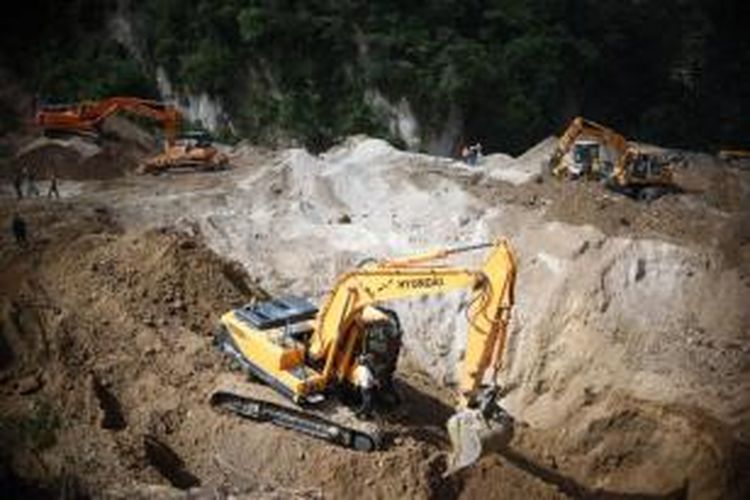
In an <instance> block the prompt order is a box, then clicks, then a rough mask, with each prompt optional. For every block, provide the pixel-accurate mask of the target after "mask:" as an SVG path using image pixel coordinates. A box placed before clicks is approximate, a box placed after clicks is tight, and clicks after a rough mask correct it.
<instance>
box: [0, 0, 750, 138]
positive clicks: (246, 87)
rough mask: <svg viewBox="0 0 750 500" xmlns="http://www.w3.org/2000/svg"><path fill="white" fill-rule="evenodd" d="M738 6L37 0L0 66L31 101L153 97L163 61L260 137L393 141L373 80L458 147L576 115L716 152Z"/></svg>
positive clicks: (744, 44) (710, 2) (683, 1)
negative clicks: (355, 136) (365, 136)
mask: <svg viewBox="0 0 750 500" xmlns="http://www.w3.org/2000/svg"><path fill="white" fill-rule="evenodd" d="M747 11H748V8H747V7H746V2H743V1H741V0H728V1H715V0H662V1H647V0H623V1H615V0H609V1H597V0H580V1H573V0H484V1H481V0H432V1H411V2H400V1H397V0H380V1H376V2H372V1H365V0H325V1H293V0H133V1H130V2H128V1H119V2H116V1H109V2H102V1H95V0H73V1H67V2H52V1H46V2H45V1H39V0H36V1H27V2H23V3H19V4H18V5H16V6H15V7H14V9H13V10H11V11H6V12H5V13H4V17H5V22H6V24H7V25H8V26H9V27H10V29H8V30H3V32H2V34H0V40H1V41H2V65H3V66H4V67H6V68H9V69H10V70H11V71H13V74H15V75H16V77H18V78H20V79H22V80H23V82H24V85H25V86H26V88H28V89H29V91H30V92H33V93H34V94H35V95H37V96H39V97H40V98H42V99H45V100H51V101H69V100H76V99H84V98H96V97H101V96H106V95H112V94H118V93H119V94H134V95H143V96H152V97H157V95H158V90H157V86H156V82H155V75H156V69H157V68H159V67H161V68H164V69H165V70H166V73H167V74H168V75H169V78H170V79H171V81H172V83H173V84H174V85H175V86H176V87H178V88H179V89H181V90H182V92H183V93H201V92H207V93H208V94H209V95H211V96H213V97H215V98H217V99H218V101H219V102H221V103H222V104H223V106H224V108H225V109H226V110H227V112H228V114H229V118H230V119H231V123H232V124H233V125H234V129H235V131H236V133H237V134H240V135H242V136H248V137H250V138H252V139H255V140H260V141H274V140H276V139H278V138H279V137H292V138H297V139H301V140H303V141H304V142H305V143H306V144H307V145H308V146H310V147H312V148H319V147H324V146H326V145H328V144H330V143H331V141H334V140H336V139H337V138H339V137H342V136H344V135H346V134H350V133H356V132H366V133H369V134H373V135H380V136H384V137H388V138H390V139H393V140H396V139H398V138H397V137H395V135H397V134H395V133H394V131H393V130H391V131H389V130H388V122H387V120H386V117H385V116H383V110H382V109H380V108H378V107H377V106H375V105H373V99H372V98H371V97H372V95H373V93H377V94H378V95H380V96H382V97H384V98H385V100H386V101H387V102H390V103H394V104H395V103H398V102H406V103H408V106H409V109H410V110H412V111H413V114H414V115H415V116H416V118H417V121H418V124H419V134H421V135H422V136H423V137H426V136H427V135H431V134H432V135H437V134H439V133H440V132H442V131H444V129H445V127H446V126H447V122H449V121H451V122H453V123H454V124H457V125H458V127H457V128H456V132H455V133H454V134H453V135H454V137H453V139H454V142H458V141H460V140H481V141H482V142H483V144H485V146H486V148H487V149H489V150H502V151H506V152H511V153H514V152H518V151H521V150H523V149H525V148H526V147H528V146H529V145H530V144H532V143H534V142H535V141H537V140H539V139H540V138H542V137H544V136H546V135H549V134H550V133H554V132H558V131H559V130H560V129H561V128H562V127H563V126H564V124H565V123H566V121H567V120H568V119H569V118H570V117H572V116H574V115H576V114H583V115H585V116H587V117H589V118H591V119H594V120H598V121H601V122H604V123H607V124H609V125H611V126H613V127H615V128H617V129H619V130H621V131H622V132H623V133H625V134H626V135H627V136H629V137H634V138H638V139H640V140H644V141H650V142H655V143H660V144H663V145H669V146H675V147H686V148H691V149H701V148H704V149H714V148H717V147H720V146H747V144H748V142H749V139H748V138H750V121H749V120H747V118H746V115H747V111H748V107H749V104H750V86H748V83H747V82H748V80H749V78H748V77H750V43H749V42H748V40H749V39H750V37H749V36H748V34H747V30H746V22H747V19H748V17H747V16H746V15H745V14H747ZM114 18H117V20H118V21H119V22H120V23H121V25H122V23H123V22H124V23H125V24H126V26H127V28H128V34H129V36H130V38H129V40H130V43H129V45H130V46H127V47H126V46H124V45H123V39H122V36H121V37H119V38H118V37H115V36H113V31H114V30H113V28H112V26H113V19H114ZM116 39H117V40H119V41H116ZM403 98H405V101H401V100H402V99H403Z"/></svg>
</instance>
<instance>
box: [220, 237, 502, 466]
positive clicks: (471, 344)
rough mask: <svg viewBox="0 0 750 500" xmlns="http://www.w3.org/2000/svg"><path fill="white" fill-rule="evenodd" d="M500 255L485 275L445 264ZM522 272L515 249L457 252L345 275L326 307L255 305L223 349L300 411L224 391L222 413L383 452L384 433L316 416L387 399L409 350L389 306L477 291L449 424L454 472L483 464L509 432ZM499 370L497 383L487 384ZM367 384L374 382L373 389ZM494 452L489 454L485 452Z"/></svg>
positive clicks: (227, 318)
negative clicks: (503, 400) (356, 400)
mask: <svg viewBox="0 0 750 500" xmlns="http://www.w3.org/2000/svg"><path fill="white" fill-rule="evenodd" d="M481 248H489V249H491V250H490V252H489V255H488V256H487V257H486V259H485V261H484V264H483V266H482V267H481V268H480V269H468V268H464V267H454V266H448V265H445V264H443V263H442V262H441V261H443V260H445V259H447V258H449V257H451V256H454V255H456V254H460V253H463V252H468V251H471V250H478V249H481ZM515 277H516V265H515V260H514V257H513V253H512V251H511V249H510V247H509V245H508V243H507V242H505V241H502V240H498V241H495V242H494V243H486V244H480V245H473V246H468V247H461V248H453V249H445V250H439V251H436V252H430V253H426V254H421V255H416V256H413V257H409V258H402V259H394V260H385V261H380V262H374V263H370V264H368V265H366V266H364V267H360V268H357V269H355V270H353V271H349V272H347V273H345V274H343V275H342V276H340V277H339V278H338V280H337V282H336V284H335V286H334V287H333V290H332V291H331V292H330V293H329V295H328V297H327V299H326V300H325V301H324V303H323V304H322V307H321V308H320V309H318V308H316V307H315V306H314V305H313V304H311V303H310V302H309V301H307V300H306V299H303V298H299V297H286V298H282V299H277V300H272V301H269V302H263V303H260V304H254V305H248V306H245V307H241V308H238V309H234V310H232V311H229V312H227V313H226V314H224V315H223V316H222V317H221V320H220V327H219V331H218V332H217V342H218V344H219V345H220V347H221V349H222V350H223V351H225V352H227V353H229V354H230V355H231V356H232V357H233V358H234V359H235V360H237V361H239V362H240V364H241V365H242V366H244V367H245V368H246V369H247V370H248V371H249V372H250V373H251V374H252V375H254V376H255V377H257V378H259V379H261V380H262V381H263V382H265V383H266V384H268V385H270V386H271V387H273V388H274V389H276V391H278V392H279V393H281V394H283V395H284V396H286V397H287V398H288V399H290V400H292V401H293V402H295V403H297V405H298V407H297V408H290V407H289V406H288V405H281V404H275V403H273V402H270V401H266V400H260V399H255V398H252V397H247V396H244V395H239V394H237V393H236V392H232V391H226V390H220V391H217V392H215V393H214V394H213V395H212V397H211V403H212V405H214V406H215V407H217V408H219V409H222V410H225V411H229V412H232V413H234V414H238V415H240V416H243V417H246V418H250V419H254V420H259V421H269V422H272V423H274V424H276V425H280V426H283V427H287V428H291V429H295V430H297V431H301V432H304V433H306V434H309V435H312V436H314V437H317V438H320V439H324V440H327V441H329V442H331V443H334V444H337V445H340V446H344V447H349V448H353V449H357V450H362V451H371V450H375V449H377V448H378V447H379V439H378V436H377V433H375V432H368V431H363V430H358V429H356V428H354V427H352V426H348V425H342V424H340V423H337V422H335V421H333V420H331V419H328V418H326V417H325V416H320V415H318V414H315V413H314V412H311V411H310V409H312V408H314V407H315V406H316V404H319V403H321V402H322V400H324V399H327V398H328V397H329V396H334V395H336V394H339V395H340V394H342V393H347V392H349V393H351V392H352V391H353V392H354V394H360V395H361V396H362V401H363V402H366V401H367V400H369V397H370V395H371V392H372V391H375V396H376V397H377V396H383V398H384V399H387V396H392V394H389V393H391V392H393V391H394V390H395V389H394V387H393V384H392V383H391V378H392V376H393V373H394V370H395V368H396V361H397V358H398V355H399V351H400V343H401V336H402V332H401V327H400V323H399V320H398V317H397V315H396V313H395V312H393V311H391V310H389V309H385V308H383V307H382V304H383V303H385V302H389V301H393V300H401V299H409V298H416V297H421V296H426V295H435V294H442V293H445V292H451V291H456V290H462V289H466V290H470V291H471V294H472V298H471V301H470V304H469V306H468V308H467V317H468V324H469V332H468V335H467V342H466V351H465V355H464V358H463V361H462V362H461V366H460V370H459V381H458V398H459V402H458V411H457V412H456V413H455V414H454V415H453V416H452V417H451V418H450V419H449V421H448V431H449V435H450V437H451V441H452V444H453V453H452V454H451V456H450V459H449V468H448V472H450V473H452V472H454V471H456V470H458V469H460V468H463V467H466V466H468V465H470V464H471V463H473V462H474V461H476V460H477V458H479V456H480V455H481V453H482V446H483V444H484V443H488V442H497V440H498V436H501V435H507V434H508V431H509V428H510V427H511V424H512V419H511V418H510V416H509V415H508V414H507V413H506V412H505V411H504V410H503V409H502V408H501V407H500V406H499V404H498V402H497V399H498V398H499V391H500V389H499V386H498V384H497V380H496V379H497V373H498V370H499V368H500V364H501V361H502V354H503V350H504V346H505V340H506V332H507V325H508V322H509V320H510V313H511V308H512V306H513V290H514V284H515ZM490 367H492V374H491V378H490V383H489V385H484V382H485V374H486V372H487V369H488V368H490ZM368 380H369V381H370V383H368ZM485 451H486V450H485Z"/></svg>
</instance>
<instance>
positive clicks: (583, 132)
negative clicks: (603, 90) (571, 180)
mask: <svg viewBox="0 0 750 500" xmlns="http://www.w3.org/2000/svg"><path fill="white" fill-rule="evenodd" d="M581 136H586V137H591V138H593V139H597V140H599V141H600V142H601V143H602V144H603V145H605V146H607V147H609V148H612V149H613V150H614V151H616V152H617V154H618V155H619V156H620V157H622V156H624V155H625V153H626V151H627V150H628V149H629V147H630V146H629V145H628V141H627V139H625V137H623V136H622V135H621V134H619V133H617V132H615V131H614V130H612V129H611V128H609V127H605V126H604V125H601V124H599V123H596V122H593V121H591V120H587V119H585V118H583V117H580V116H578V117H576V118H574V119H573V121H572V122H570V125H569V126H568V128H567V129H566V130H565V132H564V133H563V135H562V137H560V140H559V141H558V143H557V147H556V148H555V151H554V153H552V157H551V158H550V160H549V164H548V166H549V170H550V171H551V172H552V173H553V174H554V175H556V176H562V175H564V174H565V173H566V171H567V168H566V167H565V165H564V164H563V161H562V160H563V158H564V157H565V155H566V154H567V153H568V151H570V148H572V147H573V144H575V142H576V140H578V138H579V137H581Z"/></svg>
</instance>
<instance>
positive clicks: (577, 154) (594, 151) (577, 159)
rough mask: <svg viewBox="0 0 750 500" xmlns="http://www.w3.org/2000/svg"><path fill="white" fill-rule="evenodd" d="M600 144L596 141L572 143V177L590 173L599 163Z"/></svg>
mask: <svg viewBox="0 0 750 500" xmlns="http://www.w3.org/2000/svg"><path fill="white" fill-rule="evenodd" d="M599 151H600V144H599V143H598V142H597V141H587V140H584V141H576V143H575V144H574V145H573V165H572V166H571V167H570V173H571V176H572V177H573V178H578V177H581V176H590V175H592V174H593V173H594V172H595V171H596V169H597V165H598V163H599Z"/></svg>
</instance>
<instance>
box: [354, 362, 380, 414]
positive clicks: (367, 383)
mask: <svg viewBox="0 0 750 500" xmlns="http://www.w3.org/2000/svg"><path fill="white" fill-rule="evenodd" d="M370 362H371V360H370V355H369V354H361V355H360V356H359V357H358V358H357V368H355V369H354V383H355V384H356V385H357V387H359V391H360V397H361V404H360V407H359V410H357V416H358V417H360V418H363V419H366V420H369V419H371V418H372V396H373V392H374V391H375V375H373V373H372V370H371V369H370V366H369V365H370Z"/></svg>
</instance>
